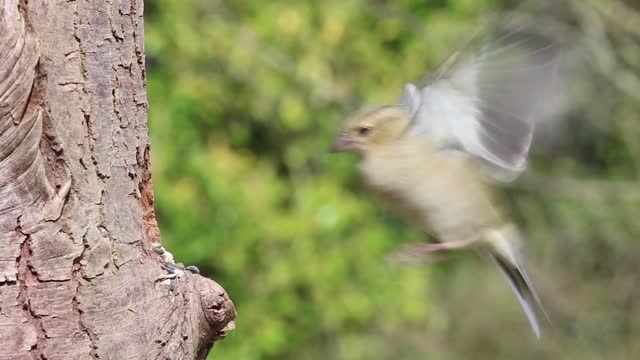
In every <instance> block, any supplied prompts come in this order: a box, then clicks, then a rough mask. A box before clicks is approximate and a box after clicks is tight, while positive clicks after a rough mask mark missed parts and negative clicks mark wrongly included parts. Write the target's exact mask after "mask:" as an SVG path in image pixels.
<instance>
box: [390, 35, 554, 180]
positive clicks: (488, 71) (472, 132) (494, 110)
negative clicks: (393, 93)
mask: <svg viewBox="0 0 640 360" xmlns="http://www.w3.org/2000/svg"><path fill="white" fill-rule="evenodd" d="M561 62H562V56H561V53H560V51H559V48H558V47H557V46H555V45H554V44H553V43H552V42H551V41H548V40H545V39H544V38H542V37H541V36H539V35H537V34H536V35H530V34H519V33H508V34H502V35H501V36H500V37H498V38H494V39H489V40H486V41H485V42H484V43H483V45H482V47H481V48H480V49H479V50H478V51H476V52H475V53H472V54H471V55H464V53H463V52H456V53H454V54H453V55H452V56H451V57H450V58H449V59H448V60H447V61H446V62H445V63H444V64H443V65H441V66H440V67H439V68H438V69H436V71H435V72H433V73H432V74H431V75H430V76H429V77H428V78H427V79H425V80H424V82H423V84H418V85H414V84H407V85H405V89H404V91H403V93H402V95H401V96H400V99H399V101H398V102H399V103H400V104H401V105H404V106H405V107H407V109H408V110H409V113H410V114H411V116H412V123H411V126H410V128H409V130H408V132H407V136H416V135H426V136H429V137H430V138H431V139H432V140H433V141H435V142H436V143H437V144H439V145H441V146H442V147H443V148H446V149H452V148H453V149H457V150H461V151H464V152H466V153H469V154H471V155H473V156H476V157H479V158H481V159H482V160H484V162H485V163H486V164H487V165H490V166H491V167H492V168H493V169H494V170H495V176H493V177H494V178H497V179H499V180H503V181H508V180H511V179H513V178H515V177H516V176H517V175H519V174H520V173H521V172H522V171H523V170H524V168H525V166H526V162H527V155H528V152H529V147H530V145H531V139H532V135H533V130H534V124H535V122H536V121H537V120H539V119H540V118H542V117H546V116H549V114H552V113H554V108H556V107H558V106H560V105H559V104H558V101H557V100H558V99H557V98H558V97H559V96H560V95H561V94H560V87H561V84H562V81H561V71H560V68H561Z"/></svg>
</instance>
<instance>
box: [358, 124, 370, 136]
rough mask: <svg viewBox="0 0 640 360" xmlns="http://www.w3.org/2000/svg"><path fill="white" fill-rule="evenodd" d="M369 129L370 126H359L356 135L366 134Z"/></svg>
mask: <svg viewBox="0 0 640 360" xmlns="http://www.w3.org/2000/svg"><path fill="white" fill-rule="evenodd" d="M370 131H371V128H370V127H368V126H360V127H359V128H358V135H362V136H366V135H368V134H369V132H370Z"/></svg>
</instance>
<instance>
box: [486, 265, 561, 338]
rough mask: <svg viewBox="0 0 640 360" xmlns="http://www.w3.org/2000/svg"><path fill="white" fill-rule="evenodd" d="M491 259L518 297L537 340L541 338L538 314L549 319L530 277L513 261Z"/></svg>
mask: <svg viewBox="0 0 640 360" xmlns="http://www.w3.org/2000/svg"><path fill="white" fill-rule="evenodd" d="M491 258H492V259H493V261H494V262H495V263H496V265H498V268H500V270H502V273H503V274H504V275H505V278H506V279H507V282H508V283H509V285H510V286H511V289H512V290H513V292H514V293H515V295H516V298H517V299H518V302H519V303H520V306H521V307H522V310H524V313H525V315H526V316H527V319H528V320H529V324H530V325H531V329H532V330H533V332H534V334H535V335H536V337H537V338H540V324H539V322H538V314H539V313H541V314H542V315H544V317H545V318H546V319H547V321H548V319H549V317H548V316H547V314H546V312H545V311H544V308H543V307H542V303H541V302H540V298H538V295H537V294H536V292H535V290H534V288H533V285H532V284H531V281H530V280H529V277H528V276H527V274H526V273H525V271H524V270H523V269H522V267H520V266H518V265H517V264H515V263H513V262H512V261H509V260H507V259H506V258H504V257H502V256H500V255H497V254H492V255H491Z"/></svg>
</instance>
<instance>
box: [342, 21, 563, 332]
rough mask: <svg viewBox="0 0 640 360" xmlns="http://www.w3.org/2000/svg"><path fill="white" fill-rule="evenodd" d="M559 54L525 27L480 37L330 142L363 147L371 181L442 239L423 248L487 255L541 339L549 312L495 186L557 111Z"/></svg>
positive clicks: (511, 175)
mask: <svg viewBox="0 0 640 360" xmlns="http://www.w3.org/2000/svg"><path fill="white" fill-rule="evenodd" d="M562 59H563V57H562V52H561V51H560V50H559V47H558V46H557V45H556V44H554V43H553V41H551V40H549V39H546V38H545V37H544V36H542V35H540V34H536V33H531V32H527V31H524V30H523V29H519V30H517V31H506V32H505V31H502V32H498V35H496V36H493V37H491V36H486V37H483V38H482V40H480V41H479V42H478V41H473V42H472V43H471V45H469V46H466V47H465V48H464V49H463V50H461V51H456V52H454V53H453V54H452V55H451V56H450V57H448V58H447V60H446V61H445V62H444V63H443V64H441V65H440V66H438V67H437V68H436V70H435V71H433V72H431V73H430V74H429V75H428V76H426V77H425V78H424V79H422V80H420V81H418V82H416V83H415V84H414V83H409V84H407V85H405V87H404V90H403V91H402V92H401V95H400V97H399V99H398V100H397V101H396V102H395V103H392V104H388V105H382V106H375V107H371V108H366V109H364V110H361V111H358V112H357V113H355V114H354V115H352V116H349V117H348V118H347V119H346V121H345V122H344V124H343V126H342V128H341V129H340V131H339V134H338V136H337V138H336V140H335V143H334V145H333V150H334V151H347V152H353V153H356V154H357V155H358V158H359V163H358V169H359V171H360V174H361V176H362V178H363V180H364V183H365V184H366V186H367V188H368V189H369V190H370V191H371V192H372V193H374V194H375V195H377V196H378V197H379V198H380V199H381V200H382V201H383V202H384V203H386V205H388V206H389V207H390V208H391V209H392V210H394V211H395V212H396V213H397V214H399V215H400V216H401V217H403V218H404V219H405V220H406V221H407V222H408V223H410V224H413V225H414V226H416V227H417V228H418V229H420V230H422V231H423V232H425V233H426V234H428V235H429V236H430V238H432V239H435V240H437V241H436V242H430V243H427V244H424V245H423V246H421V249H422V250H421V251H425V252H429V253H430V252H441V251H448V250H453V249H473V250H475V251H477V252H479V253H482V254H486V255H488V257H489V258H491V259H492V260H493V262H494V263H495V264H496V265H497V266H498V268H499V269H500V270H501V271H502V272H503V274H504V275H505V278H506V279H507V282H508V283H509V285H510V286H511V288H512V289H513V292H514V293H515V296H516V298H517V300H518V302H519V303H520V305H521V307H522V309H523V310H524V313H525V315H526V317H527V319H528V321H529V324H530V325H531V328H532V330H533V332H534V334H535V335H536V337H538V338H539V337H540V325H539V321H538V317H539V316H541V315H543V316H545V317H546V314H545V312H544V309H543V307H542V304H541V302H540V299H539V297H538V296H537V294H536V292H535V290H534V287H533V285H532V282H531V280H530V278H529V276H528V275H527V273H526V271H525V269H524V264H523V255H522V251H521V235H520V233H519V231H518V228H517V227H516V225H515V224H514V223H513V222H512V221H511V220H510V219H509V217H508V214H507V213H506V212H505V210H504V209H503V208H501V207H500V205H499V204H498V202H497V201H496V196H495V190H494V186H493V185H495V184H496V183H500V182H508V181H513V180H514V179H516V178H517V177H518V175H520V174H521V173H522V172H523V171H524V170H525V168H526V165H527V156H528V153H529V149H530V147H531V142H532V137H533V133H534V129H535V124H536V122H538V121H543V120H544V119H545V118H548V117H550V116H554V115H556V113H557V112H556V111H555V109H557V108H558V107H559V106H560V102H559V101H558V99H560V98H561V97H562V91H563V90H562V89H563V88H562V78H563V77H562Z"/></svg>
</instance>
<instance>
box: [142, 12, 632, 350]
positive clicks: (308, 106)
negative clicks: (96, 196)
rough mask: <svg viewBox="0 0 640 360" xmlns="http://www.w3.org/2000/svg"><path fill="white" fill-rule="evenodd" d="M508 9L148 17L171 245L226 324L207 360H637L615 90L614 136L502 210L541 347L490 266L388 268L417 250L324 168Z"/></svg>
mask: <svg viewBox="0 0 640 360" xmlns="http://www.w3.org/2000/svg"><path fill="white" fill-rule="evenodd" d="M505 3H506V1H499V0H493V1H491V0H451V1H445V0H431V1H419V0H401V1H364V0H348V1H339V0H325V1H311V0H307V1H258V0H243V1H236V0H225V1H210V0H183V1H172V0H147V1H146V2H145V6H146V8H145V32H146V34H145V36H146V39H145V41H146V51H147V63H148V92H149V102H150V126H151V135H152V160H153V171H154V174H153V176H154V178H153V179H154V189H155V193H156V200H157V205H156V206H157V207H156V209H157V211H158V217H159V223H160V227H161V230H162V237H163V242H164V243H165V246H166V247H167V248H168V249H169V250H170V251H172V252H173V254H174V255H175V256H176V258H177V259H178V261H180V262H183V263H185V264H195V265H197V266H198V267H199V268H200V269H201V271H202V272H203V274H204V275H205V276H209V277H212V278H214V279H215V280H216V281H218V282H220V283H221V284H222V285H223V286H224V287H225V289H226V290H227V291H228V292H229V293H230V295H231V297H232V299H233V300H234V302H235V304H236V307H237V310H238V319H237V321H236V323H237V330H236V331H235V332H234V333H233V334H232V335H231V336H230V337H229V338H227V339H226V340H224V341H221V342H219V343H217V344H216V347H215V349H214V351H213V352H212V355H211V357H212V358H218V359H424V358H433V359H471V358H473V359H540V358H545V359H603V358H611V359H631V358H637V357H635V356H634V354H635V355H636V356H637V355H639V354H640V345H638V344H639V343H637V342H634V341H632V340H633V339H636V340H637V337H638V336H639V335H640V307H639V306H638V305H637V304H636V303H635V301H634V299H637V298H638V297H639V296H640V290H638V284H639V282H638V280H639V279H638V276H637V275H635V272H637V271H636V265H635V261H636V260H637V259H638V256H639V255H640V251H639V250H638V245H637V239H636V238H635V237H637V235H638V234H639V233H640V231H639V228H640V227H639V226H638V222H637V220H636V219H635V212H636V211H637V210H638V199H639V197H638V192H637V190H634V189H635V188H634V184H635V182H636V175H635V174H636V172H635V167H634V166H635V165H636V163H635V162H634V159H636V158H637V157H636V155H638V154H639V152H638V151H637V150H638V149H637V146H635V145H634V144H635V142H636V140H634V139H635V138H634V137H633V135H634V134H638V125H637V124H635V122H634V121H635V116H634V115H633V114H635V113H637V112H635V111H636V110H637V109H638V108H637V104H638V102H637V101H636V102H632V101H625V100H624V99H627V98H626V97H624V95H623V98H622V99H621V98H620V97H619V96H620V95H619V94H618V93H617V92H616V86H615V84H612V83H610V82H607V81H605V80H603V83H604V84H605V85H603V86H600V87H599V88H598V89H597V90H598V91H599V100H601V101H603V102H605V101H608V104H615V105H616V106H615V109H616V110H615V112H613V113H610V114H609V115H611V116H610V118H611V119H616V122H615V123H614V125H606V126H604V125H603V124H601V123H598V122H597V121H592V122H589V123H586V122H585V123H580V124H579V125H576V123H575V122H573V123H570V127H571V128H572V129H576V126H577V127H579V128H580V129H578V130H575V134H576V135H575V136H572V137H571V139H570V141H568V144H567V145H565V146H564V147H563V148H561V149H560V150H559V151H558V152H557V156H555V157H554V158H553V160H551V159H550V157H548V156H547V157H544V156H542V155H541V156H539V157H540V159H538V160H537V161H536V162H535V169H537V170H536V171H537V173H538V174H540V175H541V177H538V178H536V179H537V180H536V181H529V182H524V185H521V186H519V185H517V186H516V187H515V188H512V189H510V190H508V191H506V195H507V196H506V198H507V199H508V200H510V201H509V203H510V204H511V206H512V211H513V215H514V218H515V219H516V220H517V221H518V222H519V223H520V224H521V225H522V226H523V227H524V229H525V232H526V234H527V236H528V238H529V239H530V240H531V241H530V242H529V244H528V250H529V254H530V258H531V263H532V265H534V267H533V271H532V272H533V274H534V277H535V279H536V281H537V282H538V284H539V285H538V286H539V288H540V290H541V292H542V294H543V297H545V300H546V301H545V302H546V303H547V305H548V307H549V308H550V311H551V312H552V316H553V318H554V326H553V328H552V329H551V330H548V332H547V333H546V334H547V337H546V338H545V339H544V341H543V342H542V343H540V342H536V341H535V339H534V338H533V336H531V334H530V330H529V329H528V328H527V326H528V325H527V323H526V321H525V319H524V317H523V316H522V314H521V313H520V309H519V308H518V305H517V304H516V302H515V301H514V299H513V298H512V295H511V292H510V289H508V287H507V286H506V283H504V282H503V280H502V279H501V278H500V275H499V274H497V273H496V271H495V269H493V268H492V267H490V266H487V264H486V263H485V262H484V261H478V259H476V258H475V257H473V256H471V255H468V254H467V255H464V254H461V255H460V256H456V257H455V259H454V260H453V261H449V262H445V263H442V264H438V265H436V266H433V267H429V268H424V267H403V266H398V265H395V264H393V263H391V262H389V261H388V255H389V254H390V253H391V252H392V251H393V250H394V249H397V248H398V246H399V245H401V244H402V243H406V242H411V241H420V240H422V235H420V234H419V233H417V232H414V231H412V230H411V229H409V228H408V227H406V226H405V225H404V224H403V223H402V222H400V221H399V220H398V219H396V218H394V217H392V216H391V215H389V214H388V213H387V212H386V210H384V209H383V208H382V207H381V206H380V205H379V204H377V203H375V202H374V201H372V200H371V199H370V198H369V197H368V196H367V195H366V193H365V192H364V191H363V189H361V186H360V183H359V180H358V178H357V175H356V173H355V171H354V159H353V158H351V157H349V156H348V155H334V154H330V153H328V149H329V146H330V144H331V141H332V138H333V135H334V134H335V131H336V127H337V124H338V123H339V121H341V120H342V118H343V117H344V116H345V115H346V114H347V113H348V112H350V111H353V110H355V109H357V108H359V107H360V106H361V105H362V104H373V103H385V102H388V101H391V100H393V99H395V98H396V96H397V95H398V93H399V89H401V86H402V85H403V84H404V83H405V82H407V81H411V80H413V79H415V78H417V77H419V76H420V75H422V74H423V73H424V72H425V71H426V70H427V69H429V68H430V67H432V66H433V65H434V64H436V63H437V62H438V61H440V60H441V59H442V58H443V56H444V55H445V54H447V53H448V52H449V51H450V50H451V49H452V46H453V45H455V44H456V43H457V42H458V41H459V40H460V39H461V38H463V37H464V36H465V35H466V34H468V33H469V32H470V31H472V30H473V29H475V26H476V25H477V24H478V21H479V20H480V19H481V18H482V17H483V16H485V15H487V14H489V13H490V12H492V11H494V10H497V9H499V8H500V7H501V6H504V5H505ZM634 51H635V50H634ZM635 54H636V55H637V54H640V53H639V52H636V53H635ZM629 58H630V59H632V58H633V56H630V57H629ZM636 58H637V57H636ZM634 61H635V60H634ZM626 64H627V65H628V66H629V67H630V68H632V69H635V70H637V69H638V68H640V66H639V65H638V62H637V61H635V62H627V63H626ZM602 77H603V78H604V77H606V76H605V74H603V75H602ZM606 89H608V90H607V91H609V92H606V91H605V90H606ZM585 94H588V90H586V93H585ZM585 96H587V95H585ZM585 113H587V114H589V112H587V111H585ZM582 115H584V114H582ZM576 117H577V118H578V116H576ZM577 121H578V122H579V120H577ZM540 179H546V180H543V181H542V180H540Z"/></svg>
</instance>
